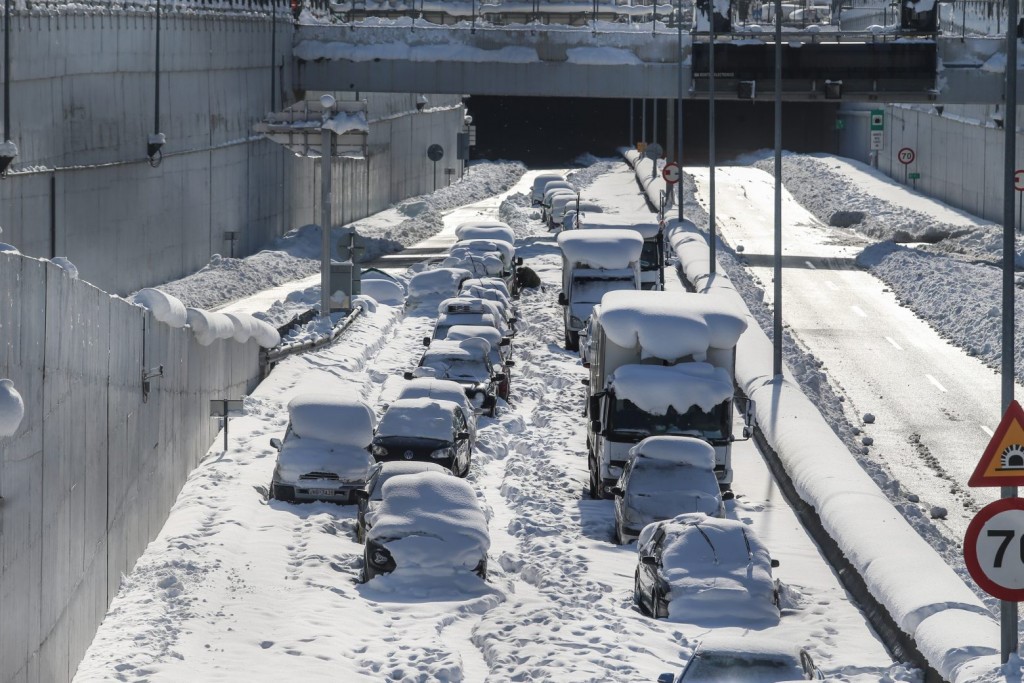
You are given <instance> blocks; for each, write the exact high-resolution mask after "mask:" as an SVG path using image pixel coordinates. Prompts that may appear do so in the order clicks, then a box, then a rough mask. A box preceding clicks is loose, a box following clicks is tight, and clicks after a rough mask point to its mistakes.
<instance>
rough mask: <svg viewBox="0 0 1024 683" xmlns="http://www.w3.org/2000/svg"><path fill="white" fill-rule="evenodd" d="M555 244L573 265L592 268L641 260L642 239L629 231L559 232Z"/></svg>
mask: <svg viewBox="0 0 1024 683" xmlns="http://www.w3.org/2000/svg"><path fill="white" fill-rule="evenodd" d="M558 246H559V247H560V248H561V249H562V254H563V255H564V256H565V259H566V260H567V261H568V262H569V263H570V264H572V265H580V264H582V265H584V266H587V267H591V268H605V269H609V270H611V269H616V268H628V267H629V266H630V264H632V263H636V262H637V261H639V260H640V252H641V251H643V248H644V240H643V238H642V237H640V235H638V234H637V233H636V232H633V231H630V230H602V231H600V232H578V231H575V230H573V231H571V232H562V233H559V235H558Z"/></svg>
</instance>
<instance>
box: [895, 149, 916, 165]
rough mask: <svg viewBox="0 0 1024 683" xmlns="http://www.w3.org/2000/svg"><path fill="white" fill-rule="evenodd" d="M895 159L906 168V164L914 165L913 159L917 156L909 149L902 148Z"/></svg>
mask: <svg viewBox="0 0 1024 683" xmlns="http://www.w3.org/2000/svg"><path fill="white" fill-rule="evenodd" d="M896 158H897V159H899V160H900V163H901V164H903V165H904V166H906V165H907V164H912V163H914V159H916V158H917V154H915V153H914V150H912V149H911V148H910V147H904V148H903V149H901V150H900V151H899V153H898V154H897V155H896Z"/></svg>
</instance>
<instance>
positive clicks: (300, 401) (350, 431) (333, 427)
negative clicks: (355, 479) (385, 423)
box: [288, 394, 377, 448]
mask: <svg viewBox="0 0 1024 683" xmlns="http://www.w3.org/2000/svg"><path fill="white" fill-rule="evenodd" d="M288 417H289V419H290V420H291V427H292V431H293V432H295V434H296V435H298V436H299V437H300V438H303V439H305V438H309V439H318V440H320V441H329V442H331V443H335V444H342V445H348V446H355V447H357V448H367V447H368V446H369V445H370V442H371V441H372V440H373V429H374V427H375V426H376V422H377V420H376V416H375V415H374V413H373V410H372V409H371V408H370V406H368V405H366V404H365V403H363V402H362V401H360V400H359V399H353V398H347V397H343V396H336V395H334V394H302V395H299V396H296V397H295V398H293V399H292V400H291V401H289V402H288Z"/></svg>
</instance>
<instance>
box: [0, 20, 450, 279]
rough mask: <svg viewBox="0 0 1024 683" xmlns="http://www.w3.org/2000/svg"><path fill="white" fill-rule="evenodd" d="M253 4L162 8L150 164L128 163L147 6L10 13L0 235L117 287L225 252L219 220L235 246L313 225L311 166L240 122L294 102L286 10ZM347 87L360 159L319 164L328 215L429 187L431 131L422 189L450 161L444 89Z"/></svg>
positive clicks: (150, 81) (136, 144) (139, 159)
mask: <svg viewBox="0 0 1024 683" xmlns="http://www.w3.org/2000/svg"><path fill="white" fill-rule="evenodd" d="M262 9H263V11H264V13H263V14H259V13H255V12H250V13H243V12H234V13H229V12H225V11H223V10H205V9H204V8H203V7H202V6H200V7H196V8H191V9H190V8H184V9H172V10H166V9H165V12H164V15H163V16H162V19H161V22H160V44H161V49H160V60H161V64H160V74H161V75H160V79H159V81H160V90H159V92H160V98H159V100H160V101H159V119H160V123H159V129H160V132H163V133H164V134H166V136H167V144H166V145H165V146H164V149H163V153H164V156H163V160H162V162H161V163H160V165H159V166H158V167H156V168H154V167H152V166H151V165H150V163H149V159H147V158H146V142H147V136H148V135H149V134H151V133H153V132H154V129H155V128H156V126H155V121H154V118H155V114H156V107H155V103H156V77H155V66H156V65H155V61H156V50H155V38H156V20H155V15H154V13H153V12H134V13H132V12H129V11H116V10H115V11H106V10H100V9H77V10H69V9H67V8H62V9H60V10H59V11H62V12H65V13H62V14H61V13H58V11H57V10H53V11H50V10H45V11H43V10H34V11H21V12H18V13H14V14H12V17H11V20H12V22H11V23H12V29H11V53H12V62H11V64H12V66H11V69H12V77H11V97H10V105H11V136H10V137H11V138H12V139H13V140H14V142H15V143H17V145H18V149H19V156H18V158H17V159H16V160H15V163H14V164H13V165H12V167H11V169H10V171H9V174H8V177H7V178H6V179H5V180H3V181H0V226H2V227H3V229H4V232H3V234H2V236H0V241H3V242H10V243H12V244H14V245H15V246H17V247H18V248H19V249H20V250H21V251H22V252H23V253H26V254H31V255H34V256H40V257H46V258H49V257H52V256H55V255H60V256H67V257H68V258H70V259H71V261H72V262H74V263H75V265H77V266H78V268H79V270H80V273H81V277H82V278H83V279H85V280H87V281H89V282H93V283H95V284H96V285H98V286H100V287H101V288H103V289H105V290H107V291H111V292H116V293H119V294H126V293H129V292H131V291H134V290H136V289H139V288H141V287H144V286H149V285H154V284H158V283H161V282H166V281H169V280H173V279H176V278H178V277H181V276H182V275H185V274H187V273H191V272H194V271H195V270H198V269H199V268H201V267H202V266H204V265H205V264H206V263H207V262H208V261H209V258H210V256H211V255H212V254H214V253H220V254H224V255H227V254H229V252H230V249H231V244H230V242H228V241H226V240H225V239H224V233H225V232H226V231H237V232H239V237H240V239H239V241H238V242H237V243H236V244H235V245H234V250H235V251H234V253H235V255H236V256H238V255H244V254H249V253H253V252H255V251H258V250H259V249H260V248H262V247H263V246H265V245H266V244H267V243H268V242H269V241H270V240H272V239H273V238H274V237H276V236H278V235H281V234H283V233H284V232H285V231H287V230H289V229H291V228H294V227H298V226H300V225H304V224H306V223H315V222H318V217H319V207H318V206H317V202H318V201H319V195H320V191H319V186H318V184H317V183H318V173H317V170H316V163H315V162H314V160H311V159H305V158H299V157H296V156H295V155H294V154H292V153H291V152H289V151H287V150H285V149H283V148H281V147H278V146H277V145H275V144H273V143H271V142H269V141H267V140H264V139H260V138H256V137H254V136H253V134H252V132H251V131H252V126H253V124H254V123H255V122H256V121H258V120H260V119H261V118H262V117H264V116H265V114H266V113H267V112H268V111H269V110H270V109H271V108H275V109H279V108H281V106H282V102H283V103H286V104H287V103H289V102H291V101H292V100H293V99H294V98H295V95H294V94H293V93H292V91H291V71H290V64H291V44H292V34H293V31H294V29H293V26H292V22H291V14H290V12H289V11H288V8H287V5H286V4H285V3H280V4H279V5H278V13H279V14H278V19H277V20H276V21H274V20H273V19H272V18H271V16H270V15H269V14H267V13H266V11H267V10H269V5H268V6H263V7H262ZM275 36H276V37H275ZM0 42H2V36H0ZM272 44H273V46H274V48H275V49H274V52H273V62H272ZM272 63H273V65H274V66H273V67H272V66H271V64H272ZM272 73H274V74H276V76H275V77H274V87H273V88H272ZM346 96H348V97H351V96H352V94H351V93H348V94H346ZM2 97H3V94H2V91H0V99H2ZM339 97H340V96H339ZM361 97H363V98H365V99H367V100H368V108H369V118H370V121H371V123H370V128H371V132H370V139H369V142H370V148H371V158H370V159H369V160H368V161H358V162H357V161H353V160H348V161H338V162H336V164H337V166H336V168H335V171H334V177H335V178H336V181H335V183H336V185H335V188H334V190H335V197H336V198H337V199H336V201H337V206H336V207H335V210H334V216H335V217H336V220H342V218H344V219H346V220H351V219H353V218H357V217H362V216H364V215H366V214H367V213H368V212H376V211H379V210H381V209H383V208H386V207H387V206H389V205H390V204H392V203H394V202H396V201H398V200H401V199H404V198H405V197H408V196H410V195H415V194H421V193H423V192H427V191H430V190H431V189H432V188H433V175H432V173H431V166H430V163H429V162H428V160H427V158H426V148H427V147H428V146H429V145H430V144H432V143H438V144H441V145H442V146H443V147H444V148H445V150H446V159H445V160H444V161H443V162H442V163H441V164H439V168H440V169H441V170H440V171H439V175H440V176H441V177H440V179H439V182H440V183H443V182H444V176H443V168H444V166H446V165H447V166H453V167H454V166H457V164H456V163H455V162H454V161H453V157H454V150H455V138H456V134H457V132H458V131H459V130H461V128H462V125H463V121H462V119H463V114H464V110H463V107H462V104H461V98H459V97H458V96H446V97H442V96H436V97H435V96H430V100H431V102H430V105H429V106H428V107H427V109H426V110H425V111H424V112H423V113H419V112H417V111H416V108H415V95H374V94H369V95H367V94H365V93H364V94H362V95H361Z"/></svg>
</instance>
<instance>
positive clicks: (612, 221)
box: [576, 211, 661, 239]
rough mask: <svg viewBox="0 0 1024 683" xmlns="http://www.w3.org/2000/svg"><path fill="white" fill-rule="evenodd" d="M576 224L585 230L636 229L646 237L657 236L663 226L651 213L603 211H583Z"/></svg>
mask: <svg viewBox="0 0 1024 683" xmlns="http://www.w3.org/2000/svg"><path fill="white" fill-rule="evenodd" d="M576 226H577V227H578V228H580V229H583V230H607V229H609V228H618V229H620V230H636V231H637V232H639V233H640V235H641V237H643V238H644V239H650V238H652V237H656V236H657V234H658V231H659V230H661V226H660V225H659V224H658V222H657V221H652V220H651V219H650V216H649V215H646V216H638V215H636V214H614V213H601V214H597V215H595V214H593V213H588V212H585V211H584V212H581V215H580V216H578V217H577V219H576Z"/></svg>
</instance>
